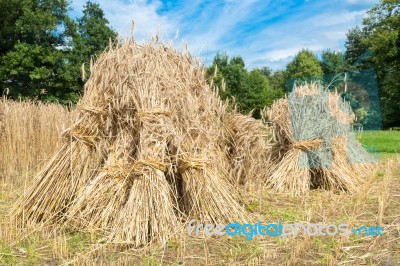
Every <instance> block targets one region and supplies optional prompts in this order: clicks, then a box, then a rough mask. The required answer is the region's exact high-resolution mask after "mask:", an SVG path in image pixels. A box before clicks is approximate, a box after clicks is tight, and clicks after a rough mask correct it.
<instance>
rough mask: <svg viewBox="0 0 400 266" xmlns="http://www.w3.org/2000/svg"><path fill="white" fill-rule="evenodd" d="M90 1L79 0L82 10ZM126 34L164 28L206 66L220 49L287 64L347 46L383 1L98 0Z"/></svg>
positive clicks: (166, 36)
mask: <svg viewBox="0 0 400 266" xmlns="http://www.w3.org/2000/svg"><path fill="white" fill-rule="evenodd" d="M85 2H86V0H73V1H72V3H71V8H72V10H71V11H70V14H71V15H72V16H73V17H79V16H81V15H82V9H83V6H84V5H85ZM92 2H96V3H99V4H100V7H101V8H102V9H103V10H104V13H105V15H106V18H107V19H108V21H109V22H110V25H111V27H112V28H113V29H114V30H115V31H116V32H118V34H119V35H120V36H121V37H122V38H126V37H129V36H130V34H131V28H132V27H131V25H132V21H134V25H135V26H134V37H135V39H136V40H137V41H138V42H144V41H148V40H149V39H150V38H151V36H153V35H155V34H157V33H158V35H159V39H160V40H162V41H164V42H169V41H172V42H173V44H174V46H175V47H176V48H177V49H180V47H182V46H186V45H187V47H188V49H189V51H190V52H191V54H192V55H194V56H197V57H200V59H201V61H202V62H203V63H204V64H205V65H210V64H212V60H213V58H214V56H215V54H216V53H217V52H226V53H227V54H228V56H229V57H233V56H241V57H242V58H243V59H244V61H245V64H246V68H247V69H252V68H255V67H265V66H266V67H270V68H272V69H273V70H278V69H284V68H285V67H286V65H287V63H288V62H290V60H291V59H292V58H293V56H295V55H296V53H298V52H299V51H300V50H301V49H302V48H307V49H310V50H312V51H314V52H315V53H316V54H317V55H318V54H320V52H321V51H322V50H325V49H331V50H337V51H344V44H345V41H346V33H347V32H348V30H349V29H350V28H353V27H355V26H357V25H361V24H362V19H363V17H365V16H366V11H367V10H369V9H370V8H372V7H373V6H374V5H375V4H377V3H378V0H275V1H274V0H264V1H262V0H260V1H256V0H242V1H240V0H239V1H237V0H225V1H216V0H215V1H204V0H189V1H167V0H163V1H159V0H147V1H146V0H111V1H110V0H108V1H107V0H92Z"/></svg>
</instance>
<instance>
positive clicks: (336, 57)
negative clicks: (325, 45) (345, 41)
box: [321, 49, 346, 75]
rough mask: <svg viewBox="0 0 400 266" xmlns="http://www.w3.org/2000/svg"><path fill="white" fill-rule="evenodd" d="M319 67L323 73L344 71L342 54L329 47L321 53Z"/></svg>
mask: <svg viewBox="0 0 400 266" xmlns="http://www.w3.org/2000/svg"><path fill="white" fill-rule="evenodd" d="M321 68H322V71H323V72H324V74H325V75H326V74H338V73H342V72H344V71H346V66H345V62H344V55H343V53H341V52H339V51H332V50H330V49H328V50H324V51H322V53H321Z"/></svg>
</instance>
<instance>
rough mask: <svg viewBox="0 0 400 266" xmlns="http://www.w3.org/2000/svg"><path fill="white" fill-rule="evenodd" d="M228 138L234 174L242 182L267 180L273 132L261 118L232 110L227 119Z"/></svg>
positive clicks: (236, 179)
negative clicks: (257, 118)
mask: <svg viewBox="0 0 400 266" xmlns="http://www.w3.org/2000/svg"><path fill="white" fill-rule="evenodd" d="M224 123H225V127H226V129H227V140H228V141H229V145H228V147H229V151H228V154H229V160H230V164H231V174H230V175H231V176H232V177H234V178H235V182H236V183H238V184H241V185H244V184H246V183H247V182H248V181H249V180H250V181H255V180H265V179H266V178H267V174H268V168H269V162H270V155H271V146H270V144H269V143H270V139H271V136H270V132H269V130H268V128H267V127H266V126H265V125H264V124H263V122H262V121H261V120H256V119H254V118H253V117H251V116H249V115H248V116H246V115H242V114H240V113H237V112H236V111H233V112H231V113H228V114H227V115H226V117H225V118H224Z"/></svg>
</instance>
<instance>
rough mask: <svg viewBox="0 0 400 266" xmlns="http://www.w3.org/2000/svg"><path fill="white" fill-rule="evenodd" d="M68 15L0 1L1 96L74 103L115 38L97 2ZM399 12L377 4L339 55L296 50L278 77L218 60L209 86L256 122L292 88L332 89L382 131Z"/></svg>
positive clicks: (395, 5) (396, 108)
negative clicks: (85, 73)
mask: <svg viewBox="0 0 400 266" xmlns="http://www.w3.org/2000/svg"><path fill="white" fill-rule="evenodd" d="M68 10H69V3H68V1H67V0H58V1H54V0H0V92H3V93H6V94H8V96H9V97H10V98H14V99H18V98H34V99H39V100H43V101H53V102H54V101H56V102H60V103H63V104H67V103H75V102H77V100H78V99H79V97H80V96H81V94H82V88H83V83H84V81H83V80H82V78H81V72H82V65H83V63H87V64H86V68H87V65H88V63H89V62H90V60H91V58H93V57H95V56H97V55H98V54H99V53H100V52H102V51H103V50H104V49H105V48H106V46H107V45H108V43H109V41H110V39H111V41H113V40H115V39H116V38H117V34H116V32H115V31H114V30H113V29H112V28H111V27H110V26H109V23H108V21H107V19H106V18H105V15H104V12H103V10H102V9H101V8H100V6H99V4H97V3H93V2H90V1H88V2H86V4H85V6H84V9H83V15H82V16H81V17H79V18H76V19H72V18H71V17H70V16H69V15H68ZM399 12H400V3H399V2H398V0H381V1H380V2H379V3H378V4H376V5H375V6H374V7H373V8H372V9H370V10H369V11H368V12H367V16H366V17H365V18H364V20H363V23H362V25H361V27H358V26H357V27H355V28H352V29H350V30H349V31H348V33H347V39H346V44H345V51H344V52H339V51H332V50H325V51H322V53H321V54H320V56H317V55H316V54H315V53H313V52H312V51H310V50H307V49H303V50H301V51H300V52H298V53H297V54H296V55H295V56H294V58H293V59H292V60H291V62H289V63H288V64H287V66H286V68H285V69H283V70H278V71H272V70H271V69H270V68H268V67H261V68H255V69H252V70H247V69H246V66H245V63H244V60H243V59H242V58H241V57H240V56H234V57H232V58H229V57H228V55H227V54H226V53H218V54H216V56H215V57H214V60H213V64H212V65H211V66H209V67H208V68H207V76H208V79H209V80H211V79H213V81H214V83H216V84H217V85H218V86H219V87H220V88H224V89H223V90H220V95H221V97H222V98H223V99H227V98H230V99H232V98H234V99H235V102H236V104H237V106H238V108H239V110H240V111H242V112H245V113H249V112H250V111H254V112H253V115H254V116H255V117H257V118H258V117H260V109H261V108H262V107H264V106H269V105H270V104H271V103H272V102H273V100H275V99H277V98H280V97H283V96H284V94H285V93H286V92H287V90H288V89H290V88H291V86H292V84H293V82H299V81H310V80H316V81H319V82H322V83H323V84H324V85H326V86H330V87H331V88H332V89H336V90H339V91H340V92H341V93H342V96H343V98H345V99H346V100H348V101H349V102H350V104H351V105H352V107H353V110H354V111H355V113H356V116H357V119H358V121H359V122H360V123H362V124H364V125H370V126H371V127H372V126H376V121H377V120H378V118H380V113H381V117H382V122H383V126H384V127H398V126H400V34H399V32H400V14H399ZM370 70H372V71H370ZM368 71H370V72H368ZM363 75H364V76H363ZM360 80H361V81H360ZM375 80H376V81H377V84H376V85H374V81H375ZM360 83H361V84H360ZM362 86H364V87H371V88H372V89H373V88H374V86H375V87H376V88H378V89H379V90H378V95H376V97H378V98H377V99H378V101H379V103H380V106H381V109H380V110H378V109H376V110H372V109H373V107H374V106H373V104H372V102H371V101H366V100H365V96H366V95H365V93H364V94H363V93H362V92H360V91H362V90H361V89H362V88H361V87H362ZM370 98H371V95H370ZM371 99H372V98H371ZM371 99H370V100H371ZM371 110H372V111H371ZM379 112H380V113H379ZM374 121H375V122H374ZM374 123H375V124H374Z"/></svg>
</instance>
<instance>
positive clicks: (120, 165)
mask: <svg viewBox="0 0 400 266" xmlns="http://www.w3.org/2000/svg"><path fill="white" fill-rule="evenodd" d="M227 110H228V108H227V103H224V102H222V101H221V100H220V98H219V97H218V91H216V89H215V88H214V87H213V86H212V85H208V84H207V82H206V79H205V69H204V67H203V66H202V65H201V64H200V62H199V61H198V60H196V59H193V58H192V57H191V56H190V55H189V54H188V53H187V52H177V51H175V50H174V49H173V48H172V47H165V46H164V45H162V44H159V43H157V42H154V41H153V42H151V43H149V44H144V45H141V46H140V45H138V44H137V43H136V42H134V41H133V40H130V41H127V42H125V43H119V44H117V45H116V46H115V47H110V48H109V49H108V51H106V52H105V53H103V54H102V55H101V56H100V57H99V59H98V60H97V61H96V63H95V64H94V65H92V66H91V76H90V78H89V80H88V81H87V83H86V84H85V94H84V96H83V98H82V99H81V100H80V102H79V103H78V105H77V107H76V109H75V111H74V112H76V114H75V115H76V116H75V117H78V118H77V120H76V121H75V123H74V124H73V126H72V127H70V128H69V129H68V130H67V131H66V132H65V133H64V134H63V137H64V144H63V145H62V147H61V148H60V149H59V150H58V151H57V153H56V154H55V155H54V157H53V158H52V159H51V160H50V161H49V162H48V164H47V166H46V167H44V169H43V170H42V171H41V172H40V173H39V174H38V175H37V177H36V178H35V180H34V183H33V184H32V185H31V186H30V188H29V189H28V190H27V192H26V193H25V195H23V196H22V197H21V198H20V199H19V201H18V202H17V204H16V207H15V208H14V210H13V213H12V214H13V216H14V218H15V219H16V220H18V221H20V224H22V225H24V224H26V223H27V222H34V223H45V224H47V225H50V226H51V228H59V227H60V226H65V227H68V228H71V227H72V228H76V229H78V230H90V231H97V232H99V233H101V234H102V235H104V237H106V239H107V241H109V242H113V243H129V244H134V245H135V246H141V245H145V244H148V243H152V242H159V243H165V242H166V240H167V239H168V238H169V237H170V236H171V234H172V233H174V232H175V231H176V228H177V227H179V225H183V223H182V221H185V220H187V219H189V218H195V219H197V220H198V221H199V222H202V223H206V222H208V223H214V224H218V223H228V222H234V221H242V222H244V221H246V222H248V221H249V217H248V216H247V213H246V212H245V211H244V208H243V207H242V206H241V197H240V194H239V191H238V186H237V183H245V181H246V180H247V179H249V177H256V176H257V175H259V174H260V173H259V168H257V167H259V166H252V162H253V161H254V160H255V161H257V163H258V162H259V164H261V163H262V161H263V160H264V158H265V156H266V153H267V150H268V149H267V148H266V147H267V146H266V142H265V136H266V133H265V126H263V124H262V123H261V122H259V121H256V120H254V119H252V118H250V117H247V116H243V115H239V114H237V113H230V112H228V111H227ZM253 130H254V132H255V135H251V134H252V132H249V131H253ZM253 146H254V147H253ZM253 148H254V149H253ZM259 151H260V152H262V154H261V155H257V153H258V152H259ZM257 156H258V157H257ZM232 158H234V160H233V161H232V160H231V159H232ZM237 172H238V173H237Z"/></svg>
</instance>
